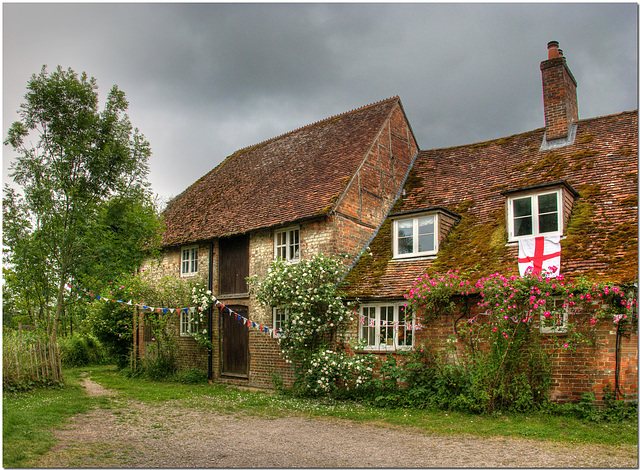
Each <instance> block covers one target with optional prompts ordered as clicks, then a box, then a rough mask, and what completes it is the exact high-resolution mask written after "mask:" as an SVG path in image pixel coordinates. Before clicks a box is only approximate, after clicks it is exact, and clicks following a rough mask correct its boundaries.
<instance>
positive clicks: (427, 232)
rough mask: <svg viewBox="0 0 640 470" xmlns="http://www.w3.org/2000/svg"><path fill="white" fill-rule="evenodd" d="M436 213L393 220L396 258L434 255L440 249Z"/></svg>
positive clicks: (394, 253)
mask: <svg viewBox="0 0 640 470" xmlns="http://www.w3.org/2000/svg"><path fill="white" fill-rule="evenodd" d="M436 226H437V216H436V215H435V214H432V215H425V216H422V217H414V218H410V219H398V220H395V221H394V222H393V255H394V258H410V257H415V256H424V255H434V254H436V252H437V251H438V240H437V236H436V234H437V233H438V231H437V230H436Z"/></svg>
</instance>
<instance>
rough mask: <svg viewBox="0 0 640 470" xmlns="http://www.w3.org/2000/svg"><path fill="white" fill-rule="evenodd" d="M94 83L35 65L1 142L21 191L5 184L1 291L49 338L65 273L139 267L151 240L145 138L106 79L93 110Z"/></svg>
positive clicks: (60, 312)
mask: <svg viewBox="0 0 640 470" xmlns="http://www.w3.org/2000/svg"><path fill="white" fill-rule="evenodd" d="M97 88H98V87H97V83H96V80H95V79H93V78H88V77H87V75H86V74H85V73H82V74H81V75H78V74H77V73H76V72H74V71H73V70H71V69H68V70H63V69H62V68H61V67H58V68H57V69H56V70H55V71H54V72H52V73H49V71H48V70H47V69H46V67H43V68H42V70H41V72H40V73H39V74H38V75H36V74H34V75H32V76H31V78H30V80H29V81H28V83H27V94H26V95H25V101H24V103H23V104H22V105H21V106H20V109H19V110H18V114H19V115H20V120H19V121H16V122H14V123H13V124H12V125H11V127H10V129H9V131H8V137H7V139H6V140H5V142H4V143H5V145H8V146H11V147H12V148H13V150H14V151H15V152H16V153H17V157H16V159H15V162H14V163H13V164H12V166H11V171H12V173H11V177H12V178H13V181H14V183H15V184H16V185H17V186H19V188H20V192H18V191H15V190H13V189H10V188H8V187H5V191H4V192H5V196H4V204H3V206H4V208H3V215H4V217H5V218H4V220H3V244H4V246H5V247H6V250H5V252H4V261H5V263H8V264H9V265H10V266H11V268H10V276H8V278H7V279H8V282H7V287H6V288H5V289H4V290H3V294H4V295H8V296H10V301H9V302H8V303H7V305H8V306H9V307H11V308H12V309H17V310H18V311H20V313H22V314H28V315H30V316H31V317H32V318H33V319H34V322H36V320H37V323H39V326H40V327H41V328H43V329H46V331H47V333H48V334H49V335H50V336H51V338H52V339H55V338H56V337H57V334H58V326H59V324H60V321H61V318H62V317H63V316H64V315H65V311H66V306H67V305H66V304H67V294H66V292H65V285H66V284H67V283H68V282H69V280H70V279H74V280H83V281H87V280H88V279H86V278H89V279H91V280H92V281H93V280H95V279H96V278H98V279H106V278H108V277H109V276H111V278H112V279H113V277H114V276H115V274H114V270H119V269H122V267H123V266H124V265H127V266H128V267H129V268H131V267H132V265H133V267H134V268H135V267H137V266H135V263H137V262H138V261H139V260H140V254H139V251H140V249H141V248H143V247H152V246H153V241H154V240H156V239H157V237H156V235H155V234H156V232H157V229H158V223H157V220H156V217H155V213H154V210H153V209H151V207H152V205H150V196H149V191H148V188H147V186H148V184H147V183H146V176H147V173H148V165H147V162H148V158H149V156H150V154H151V150H150V148H149V144H148V142H147V141H146V140H145V139H144V137H143V136H142V135H141V134H140V133H139V132H138V130H137V129H133V126H132V125H131V123H130V121H129V118H128V117H127V115H126V114H125V111H126V109H127V108H128V103H127V101H126V99H125V96H124V93H123V92H122V91H120V90H118V88H117V87H115V86H114V87H113V88H112V89H111V91H110V92H109V94H108V96H107V98H106V100H105V105H104V109H103V110H102V111H99V110H98V101H99V100H98V93H97ZM31 142H33V143H32V144H30V145H27V143H31ZM125 232H126V233H125ZM116 259H117V260H119V261H117V262H114V263H111V262H110V261H108V260H116ZM107 271H109V272H107Z"/></svg>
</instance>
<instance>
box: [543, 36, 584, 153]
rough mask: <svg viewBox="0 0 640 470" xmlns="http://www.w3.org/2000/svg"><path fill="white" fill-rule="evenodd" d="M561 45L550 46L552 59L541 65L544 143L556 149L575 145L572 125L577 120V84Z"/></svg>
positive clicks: (555, 42)
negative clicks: (544, 128)
mask: <svg viewBox="0 0 640 470" xmlns="http://www.w3.org/2000/svg"><path fill="white" fill-rule="evenodd" d="M558 46H559V44H558V41H551V42H550V43H549V44H547V49H548V50H549V58H548V60H544V61H542V62H541V63H540V70H541V71H542V94H543V98H544V123H545V127H546V132H545V141H546V143H547V144H548V145H553V146H555V147H558V146H564V145H570V144H571V143H573V138H572V134H573V137H575V126H574V125H573V124H574V123H575V122H576V121H577V120H578V95H577V91H576V88H577V86H578V83H577V82H576V79H575V78H574V77H573V75H572V74H571V70H569V67H567V59H566V58H565V57H564V56H563V54H562V49H558ZM543 146H544V143H543Z"/></svg>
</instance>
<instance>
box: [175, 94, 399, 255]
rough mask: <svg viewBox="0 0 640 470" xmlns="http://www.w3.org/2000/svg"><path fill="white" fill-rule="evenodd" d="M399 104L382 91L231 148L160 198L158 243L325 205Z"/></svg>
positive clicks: (248, 226) (301, 215)
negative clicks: (379, 96)
mask: <svg viewBox="0 0 640 470" xmlns="http://www.w3.org/2000/svg"><path fill="white" fill-rule="evenodd" d="M399 103H400V99H399V98H398V97H393V98H389V99H387V100H384V101H380V102H377V103H374V104H371V105H368V106H364V107H362V108H358V109H356V110H353V111H350V112H347V113H344V114H340V115H337V116H333V117H330V118H327V119H325V120H322V121H319V122H316V123H314V124H311V125H308V126H306V127H302V128H299V129H296V130H294V131H292V132H289V133H287V134H284V135H281V136H279V137H275V138H273V139H270V140H267V141H265V142H262V143H259V144H257V145H254V146H252V147H247V148H244V149H242V150H238V151H237V152H235V153H234V154H233V155H231V156H229V157H228V158H227V159H226V160H225V161H223V162H222V163H221V164H220V165H218V166H217V167H216V168H215V169H213V170H212V171H210V172H209V173H208V174H206V175H205V176H203V177H202V178H200V179H199V180H198V181H196V182H195V183H194V184H193V185H191V186H190V187H189V188H188V189H186V190H185V191H184V192H183V193H182V194H180V195H179V196H177V197H176V198H175V199H174V200H173V201H171V202H170V203H169V204H168V205H167V208H166V209H165V211H164V213H163V216H164V220H165V224H166V231H165V233H164V235H163V238H162V244H163V246H175V245H180V244H185V243H191V242H195V241H202V240H207V239H210V238H215V237H220V236H225V235H232V234H237V233H245V232H248V231H251V230H256V229H259V228H265V227H271V226H277V225H281V224H285V223H290V222H294V221H298V220H303V219H306V218H310V217H314V216H316V215H318V214H324V213H326V212H328V210H330V209H331V208H332V205H333V204H335V201H336V200H338V196H340V194H341V193H342V191H343V190H344V189H345V187H346V183H347V182H348V180H349V178H351V177H352V176H353V175H354V173H355V172H356V170H357V168H358V166H359V165H360V164H361V162H362V160H363V158H364V157H365V155H366V152H367V151H368V150H369V147H370V146H371V145H372V143H373V141H374V140H375V138H376V136H377V135H378V133H379V132H380V130H381V128H382V126H383V124H384V123H385V121H386V120H387V118H388V117H389V115H390V114H391V112H392V110H393V109H394V108H395V107H396V106H398V105H399Z"/></svg>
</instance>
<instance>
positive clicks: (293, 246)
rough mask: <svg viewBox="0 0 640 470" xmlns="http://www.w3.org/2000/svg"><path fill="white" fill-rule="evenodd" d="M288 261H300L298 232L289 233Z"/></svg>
mask: <svg viewBox="0 0 640 470" xmlns="http://www.w3.org/2000/svg"><path fill="white" fill-rule="evenodd" d="M289 245H290V246H289V261H295V260H298V259H300V232H299V231H298V230H291V231H290V232H289Z"/></svg>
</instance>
